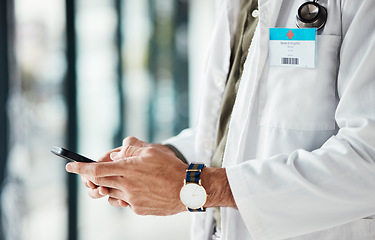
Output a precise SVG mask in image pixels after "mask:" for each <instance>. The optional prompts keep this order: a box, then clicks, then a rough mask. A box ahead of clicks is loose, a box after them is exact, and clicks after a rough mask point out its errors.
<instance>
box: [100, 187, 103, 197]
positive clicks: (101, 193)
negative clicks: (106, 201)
mask: <svg viewBox="0 0 375 240" xmlns="http://www.w3.org/2000/svg"><path fill="white" fill-rule="evenodd" d="M99 194H100V195H102V196H104V194H103V192H102V190H101V189H100V188H99Z"/></svg>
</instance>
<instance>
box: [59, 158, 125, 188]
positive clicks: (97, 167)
mask: <svg viewBox="0 0 375 240" xmlns="http://www.w3.org/2000/svg"><path fill="white" fill-rule="evenodd" d="M125 164H126V161H116V162H97V163H80V162H70V163H68V164H67V165H66V166H65V169H66V171H67V172H70V173H76V174H80V175H84V176H86V177H87V178H90V177H109V176H121V175H123V172H124V169H126V168H125V166H124V165H125ZM91 180H92V179H91ZM94 183H95V184H97V185H98V183H97V182H94ZM99 185H100V184H99Z"/></svg>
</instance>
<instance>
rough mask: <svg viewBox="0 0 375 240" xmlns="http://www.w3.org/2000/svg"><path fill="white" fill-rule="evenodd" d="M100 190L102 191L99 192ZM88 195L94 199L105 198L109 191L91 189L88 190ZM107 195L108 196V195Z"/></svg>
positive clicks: (105, 189) (103, 188)
mask: <svg viewBox="0 0 375 240" xmlns="http://www.w3.org/2000/svg"><path fill="white" fill-rule="evenodd" d="M99 189H100V190H99ZM87 193H88V195H89V196H90V197H91V198H93V199H99V198H103V197H105V196H106V195H107V194H108V189H107V188H105V187H98V188H95V189H91V188H89V189H88V190H87ZM106 193H107V194H106Z"/></svg>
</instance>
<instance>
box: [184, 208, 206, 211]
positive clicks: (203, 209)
mask: <svg viewBox="0 0 375 240" xmlns="http://www.w3.org/2000/svg"><path fill="white" fill-rule="evenodd" d="M187 210H188V211H189V212H205V211H206V208H204V207H201V208H198V209H192V208H187Z"/></svg>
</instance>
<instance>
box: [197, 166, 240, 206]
mask: <svg viewBox="0 0 375 240" xmlns="http://www.w3.org/2000/svg"><path fill="white" fill-rule="evenodd" d="M201 179H202V186H203V187H204V188H205V189H206V192H207V201H206V204H205V205H204V207H206V208H209V207H233V208H237V205H236V202H235V201H234V198H233V194H232V191H231V189H230V185H229V182H228V178H227V174H226V170H225V168H212V167H206V168H204V169H203V171H202V174H201Z"/></svg>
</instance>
